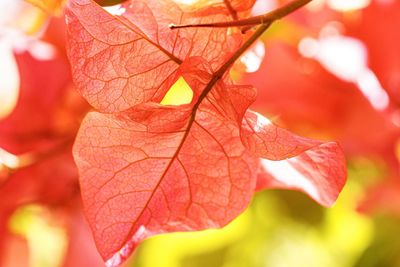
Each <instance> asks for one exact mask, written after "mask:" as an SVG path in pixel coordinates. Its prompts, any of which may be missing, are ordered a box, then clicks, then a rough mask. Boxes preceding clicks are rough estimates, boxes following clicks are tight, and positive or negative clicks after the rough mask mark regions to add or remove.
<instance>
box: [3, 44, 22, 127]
mask: <svg viewBox="0 0 400 267" xmlns="http://www.w3.org/2000/svg"><path fill="white" fill-rule="evenodd" d="M0 59H1V60H0V75H1V78H0V119H2V118H5V117H6V116H8V115H9V114H10V113H11V112H12V111H13V109H14V108H15V106H16V104H17V101H18V96H19V87H20V77H19V71H18V65H17V62H16V60H15V57H14V53H13V50H12V46H11V45H10V44H9V43H8V42H6V41H5V40H1V39H0Z"/></svg>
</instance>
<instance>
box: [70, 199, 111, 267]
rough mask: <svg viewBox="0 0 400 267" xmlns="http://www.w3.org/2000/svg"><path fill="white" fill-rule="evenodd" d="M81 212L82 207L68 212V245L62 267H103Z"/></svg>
mask: <svg viewBox="0 0 400 267" xmlns="http://www.w3.org/2000/svg"><path fill="white" fill-rule="evenodd" d="M81 212H82V207H81V206H80V205H79V207H77V208H75V209H74V210H72V211H70V214H69V216H68V222H67V233H68V237H69V244H68V249H67V252H66V255H65V261H64V264H63V267H76V266H93V267H96V266H103V265H104V262H103V260H102V258H101V257H100V255H99V253H98V252H97V249H96V246H95V244H94V241H93V237H92V234H91V232H90V229H89V227H88V225H87V222H86V220H85V219H84V217H83V214H82V213H81Z"/></svg>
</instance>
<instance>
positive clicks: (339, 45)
mask: <svg viewBox="0 0 400 267" xmlns="http://www.w3.org/2000/svg"><path fill="white" fill-rule="evenodd" d="M329 33H330V34H329ZM298 50H299V52H300V54H301V55H303V56H304V57H308V58H314V59H315V60H317V61H319V62H320V63H321V65H322V66H323V67H324V68H325V69H327V70H328V71H329V72H331V73H332V74H333V75H335V76H337V77H338V78H340V79H342V80H344V81H347V82H351V83H354V84H356V85H357V86H358V88H359V90H360V91H361V92H362V93H363V95H364V96H365V97H366V98H367V99H368V101H369V102H370V103H371V105H372V106H373V107H374V108H375V109H376V110H384V109H386V108H387V107H388V105H389V96H388V94H387V93H386V91H385V90H384V89H383V88H382V85H381V84H380V82H379V80H378V78H377V77H376V75H375V73H374V72H373V71H372V70H371V69H370V68H369V67H368V51H367V48H366V47H365V45H364V43H362V42H361V41H360V40H358V39H355V38H352V37H346V36H343V35H340V34H339V31H331V30H329V31H327V29H324V30H322V31H321V36H320V38H319V39H314V38H311V37H306V38H304V39H303V40H301V42H300V43H299V46H298Z"/></svg>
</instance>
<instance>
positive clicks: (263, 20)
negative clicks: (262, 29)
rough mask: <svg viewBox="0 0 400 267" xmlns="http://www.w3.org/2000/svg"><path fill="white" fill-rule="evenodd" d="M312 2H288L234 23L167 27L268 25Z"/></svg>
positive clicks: (299, 0) (172, 27) (300, 0)
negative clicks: (272, 9)
mask: <svg viewBox="0 0 400 267" xmlns="http://www.w3.org/2000/svg"><path fill="white" fill-rule="evenodd" d="M311 1H312V0H296V1H293V2H290V3H288V4H286V5H284V6H282V7H280V8H278V9H275V10H274V11H271V12H268V13H266V14H264V15H260V16H255V17H251V18H247V19H241V20H235V21H226V22H215V23H204V24H202V23H200V24H182V25H175V24H171V25H169V27H170V28H171V29H178V28H192V27H202V28H209V27H211V28H227V27H243V26H255V25H260V24H268V23H272V22H274V21H276V20H279V19H281V18H283V17H285V16H287V15H289V14H290V13H292V12H294V11H296V10H297V9H299V8H301V7H303V6H305V5H306V4H308V3H309V2H311Z"/></svg>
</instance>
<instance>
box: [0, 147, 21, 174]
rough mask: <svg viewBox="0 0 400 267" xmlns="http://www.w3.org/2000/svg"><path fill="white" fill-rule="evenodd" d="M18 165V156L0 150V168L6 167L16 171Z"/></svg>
mask: <svg viewBox="0 0 400 267" xmlns="http://www.w3.org/2000/svg"><path fill="white" fill-rule="evenodd" d="M20 165H21V164H20V159H19V157H18V156H15V155H14V154H11V153H9V152H7V151H5V150H4V149H2V148H0V166H6V167H7V168H9V169H18V168H19V167H20Z"/></svg>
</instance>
